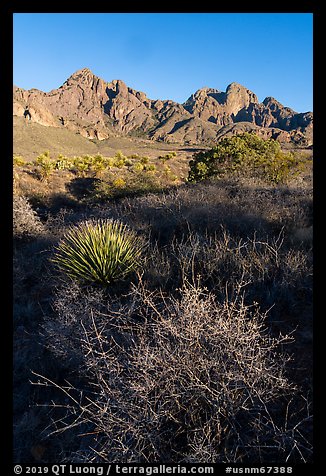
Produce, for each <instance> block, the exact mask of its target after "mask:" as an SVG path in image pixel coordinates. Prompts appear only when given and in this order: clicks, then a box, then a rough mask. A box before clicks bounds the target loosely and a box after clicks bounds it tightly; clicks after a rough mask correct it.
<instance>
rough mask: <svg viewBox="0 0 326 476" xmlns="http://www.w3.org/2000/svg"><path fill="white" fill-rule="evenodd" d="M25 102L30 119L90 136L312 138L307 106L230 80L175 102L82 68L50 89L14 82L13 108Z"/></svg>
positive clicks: (192, 140) (191, 140) (305, 141)
mask: <svg viewBox="0 0 326 476" xmlns="http://www.w3.org/2000/svg"><path fill="white" fill-rule="evenodd" d="M26 107H27V108H28V111H29V113H30V120H31V121H34V122H37V123H39V124H41V125H44V126H52V127H66V128H67V129H70V130H72V131H74V132H77V133H79V134H81V135H83V136H84V137H87V138H89V139H98V140H104V139H106V138H108V137H110V136H117V135H140V136H144V137H147V138H151V139H152V140H160V141H166V142H181V143H188V144H199V143H211V142H215V141H216V140H219V138H221V137H223V136H225V134H232V133H236V132H234V131H240V130H244V129H250V130H255V131H256V132H257V133H259V134H261V135H263V136H266V137H275V138H277V139H278V140H280V141H281V142H294V143H300V144H301V145H310V144H311V143H312V130H313V114H312V113H311V112H306V113H297V112H295V111H293V110H292V109H290V108H288V107H284V106H283V105H282V104H280V103H279V102H278V101H276V100H275V99H274V98H272V97H268V98H266V99H265V100H264V101H263V102H262V103H259V101H258V98H257V96H256V95H255V94H254V93H253V92H252V91H250V90H249V89H247V88H245V87H244V86H241V85H240V84H238V83H231V84H230V85H229V86H228V87H227V89H226V91H225V92H223V91H219V90H218V89H212V88H207V87H206V88H202V89H199V90H198V91H196V92H195V93H194V94H192V95H191V96H190V97H189V99H188V100H187V101H186V102H185V103H184V104H178V103H176V102H174V101H171V100H165V101H163V100H160V99H157V100H151V99H149V98H148V97H147V96H146V94H145V93H143V92H141V91H136V90H134V89H132V88H130V87H128V86H127V85H126V84H125V83H124V82H123V81H122V80H113V81H111V82H110V83H107V82H105V81H104V80H103V79H100V78H98V77H97V76H95V75H94V74H93V73H92V72H91V71H90V70H89V69H88V68H84V69H81V70H79V71H77V72H75V73H74V74H73V75H71V76H70V77H69V78H68V79H67V81H66V82H65V83H64V84H63V85H62V86H61V87H60V88H58V89H54V90H52V91H50V92H48V93H45V92H43V91H39V90H37V89H31V90H28V91H25V90H23V89H21V88H17V87H14V105H13V114H14V115H17V116H23V115H24V111H25V108H26ZM237 124H239V125H238V126H237Z"/></svg>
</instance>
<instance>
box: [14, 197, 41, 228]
mask: <svg viewBox="0 0 326 476" xmlns="http://www.w3.org/2000/svg"><path fill="white" fill-rule="evenodd" d="M43 231H44V230H43V225H42V223H41V221H40V219H39V217H38V216H37V214H36V212H35V211H34V210H33V209H32V207H31V205H30V203H29V201H28V199H27V198H26V197H24V196H20V195H14V197H13V232H14V236H17V237H22V236H24V237H27V236H28V237H31V236H35V235H39V234H41V233H42V232H43Z"/></svg>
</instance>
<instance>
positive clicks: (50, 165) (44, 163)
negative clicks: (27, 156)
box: [34, 151, 56, 180]
mask: <svg viewBox="0 0 326 476" xmlns="http://www.w3.org/2000/svg"><path fill="white" fill-rule="evenodd" d="M34 165H36V166H37V167H38V172H39V174H40V179H41V180H47V179H48V178H49V176H50V175H51V174H52V173H53V171H54V169H55V167H56V161H55V160H52V159H51V157H50V153H49V152H48V151H46V152H43V154H40V155H39V156H38V157H37V158H36V160H35V161H34Z"/></svg>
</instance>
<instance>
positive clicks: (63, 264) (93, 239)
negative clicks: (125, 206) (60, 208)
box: [52, 220, 143, 285]
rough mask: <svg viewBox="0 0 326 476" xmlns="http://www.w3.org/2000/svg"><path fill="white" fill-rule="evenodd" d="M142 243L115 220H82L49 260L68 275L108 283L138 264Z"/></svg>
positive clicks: (121, 276)
mask: <svg viewBox="0 0 326 476" xmlns="http://www.w3.org/2000/svg"><path fill="white" fill-rule="evenodd" d="M142 248H143V243H142V241H141V240H140V238H139V237H138V236H137V235H136V234H135V233H134V232H133V231H132V230H130V229H129V228H127V226H126V225H124V224H123V223H121V222H120V221H118V220H116V221H115V220H97V221H96V220H94V221H85V222H82V223H81V224H79V225H78V226H75V227H72V228H70V230H68V232H67V233H66V234H65V235H64V237H63V238H62V240H61V241H60V242H59V244H58V246H57V248H56V250H55V256H54V258H53V259H52V261H53V262H54V263H55V264H56V265H57V267H58V268H59V269H60V270H61V271H63V272H64V273H66V274H67V275H68V276H69V277H70V278H72V279H75V280H77V281H81V282H84V283H100V284H104V285H109V284H111V283H112V282H114V281H116V280H119V279H123V278H125V277H126V276H127V275H128V274H129V273H130V272H132V271H134V270H135V269H136V268H137V267H138V266H139V264H140V259H141V254H142Z"/></svg>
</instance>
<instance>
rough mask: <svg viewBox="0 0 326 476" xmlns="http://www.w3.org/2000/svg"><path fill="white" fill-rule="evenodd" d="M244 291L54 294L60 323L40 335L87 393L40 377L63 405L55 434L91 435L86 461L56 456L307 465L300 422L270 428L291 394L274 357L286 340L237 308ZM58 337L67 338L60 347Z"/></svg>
mask: <svg viewBox="0 0 326 476" xmlns="http://www.w3.org/2000/svg"><path fill="white" fill-rule="evenodd" d="M242 287H243V286H242V283H239V284H238V292H237V293H236V294H235V295H234V296H233V298H232V299H231V298H230V297H228V295H227V292H226V295H225V299H224V300H223V301H222V302H219V301H217V299H216V298H215V297H214V296H213V295H212V294H211V293H209V292H208V291H207V290H205V289H202V288H201V287H200V286H199V285H196V286H193V285H190V284H187V285H185V286H184V287H183V288H182V290H180V292H179V297H178V298H176V297H172V296H169V297H167V296H165V295H163V294H162V293H153V292H149V291H148V290H147V289H145V288H144V286H143V285H142V283H141V282H140V284H139V285H138V286H137V287H135V288H134V289H133V291H132V293H130V294H129V295H128V296H125V297H124V298H120V301H119V300H116V301H111V300H109V302H108V301H107V299H105V296H104V294H101V296H100V295H99V294H98V293H99V291H97V290H95V291H89V292H88V293H85V290H83V289H80V288H78V287H77V286H76V287H75V289H74V291H73V292H71V290H65V289H63V290H61V292H60V293H58V296H57V309H58V310H59V314H58V320H57V325H55V321H53V322H52V324H50V323H47V324H46V326H45V327H46V330H47V333H48V337H49V342H50V343H51V347H52V349H53V350H54V351H55V352H57V354H58V355H59V356H61V357H62V356H63V355H65V357H66V359H68V360H69V352H70V351H71V349H72V346H73V353H74V355H75V358H74V360H75V361H76V356H78V359H77V360H79V366H78V368H79V371H80V374H81V376H82V377H83V379H82V380H83V381H84V385H81V384H80V383H79V386H77V385H72V384H71V383H69V384H67V385H64V386H59V385H58V384H56V383H55V382H53V381H51V380H50V379H48V378H46V377H41V376H40V375H38V378H41V381H42V382H43V384H45V385H52V386H55V387H57V388H60V390H61V391H62V392H63V394H64V397H65V399H67V398H68V399H69V404H65V405H64V406H65V407H66V409H67V414H66V415H65V417H61V420H60V421H57V422H56V429H55V430H54V432H60V431H65V430H71V429H75V430H74V431H75V432H76V427H77V426H79V425H80V427H81V432H82V433H84V432H85V433H87V434H88V435H90V434H91V435H92V437H93V438H92V441H91V442H90V444H89V447H88V449H87V451H86V453H85V451H84V450H85V448H84V450H83V451H82V450H80V451H78V450H77V451H76V454H75V455H73V454H70V455H69V454H68V455H67V454H65V455H64V456H63V458H66V459H70V461H71V460H74V458H75V460H76V461H77V460H80V457H81V453H82V454H83V458H85V454H87V458H86V459H87V461H88V462H90V461H92V462H103V461H109V462H121V461H123V462H167V461H169V462H182V461H183V462H185V461H188V462H227V461H228V462H244V461H247V462H248V461H250V462H252V461H261V462H267V461H268V460H269V461H271V460H273V458H274V461H278V462H280V461H283V462H285V461H287V460H290V461H291V458H292V460H296V458H297V460H300V461H306V460H307V459H308V458H309V456H310V452H311V450H310V447H309V445H308V444H307V443H304V444H302V441H301V440H302V438H301V437H300V435H299V427H300V422H298V421H297V420H296V421H295V424H294V423H293V424H292V423H290V418H289V415H288V412H287V416H286V419H283V421H281V423H279V422H278V425H279V426H277V424H276V423H275V421H274V420H275V418H279V415H278V411H276V416H275V409H277V408H278V405H279V406H280V407H281V406H282V404H281V403H280V402H282V401H283V402H284V401H288V402H289V398H291V397H288V400H286V399H285V396H286V395H291V394H293V392H294V386H293V385H292V384H290V383H289V382H288V380H287V378H286V374H285V367H286V364H287V362H288V360H289V357H288V356H286V355H285V354H284V353H280V352H279V351H280V346H283V344H285V343H287V342H289V340H291V339H290V337H289V336H282V335H279V336H277V337H272V336H271V335H270V334H269V332H268V331H267V328H266V326H265V322H264V321H265V315H264V314H262V313H261V312H260V311H259V309H258V307H257V306H256V305H255V306H247V305H245V303H244V299H243V289H242ZM93 292H94V293H95V294H94V295H93ZM59 303H60V304H59ZM63 327H68V328H70V330H71V331H72V330H73V329H75V331H76V332H71V333H70V334H69V336H68V341H66V342H65V344H66V346H65V345H64V342H63V341H62V340H61V332H62V329H63ZM56 341H58V342H61V346H60V348H56V344H55V342H56ZM68 345H69V347H68ZM85 382H86V383H85ZM282 399H283V400H282ZM284 399H285V400H284ZM288 405H289V403H288ZM307 418H310V416H308V417H307ZM291 425H292V426H291ZM295 425H296V426H295ZM275 428H277V431H276V430H275ZM85 429H86V430H85ZM297 430H298V431H297ZM90 450H93V453H91V451H90Z"/></svg>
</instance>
